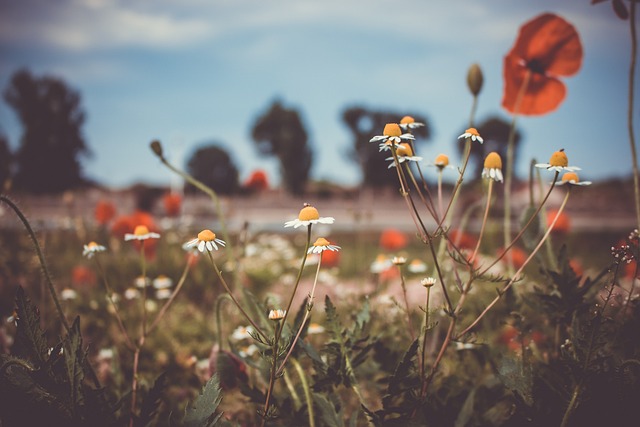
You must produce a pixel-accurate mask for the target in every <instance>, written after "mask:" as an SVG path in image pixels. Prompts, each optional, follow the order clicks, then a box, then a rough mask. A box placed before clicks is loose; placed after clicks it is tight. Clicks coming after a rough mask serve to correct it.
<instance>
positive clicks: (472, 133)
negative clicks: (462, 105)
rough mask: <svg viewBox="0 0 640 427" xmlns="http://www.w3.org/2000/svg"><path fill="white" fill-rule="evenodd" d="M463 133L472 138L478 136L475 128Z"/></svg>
mask: <svg viewBox="0 0 640 427" xmlns="http://www.w3.org/2000/svg"><path fill="white" fill-rule="evenodd" d="M464 133H468V134H471V135H472V136H480V134H479V133H478V129H476V128H469V129H467V130H465V131H464Z"/></svg>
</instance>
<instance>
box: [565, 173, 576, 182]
mask: <svg viewBox="0 0 640 427" xmlns="http://www.w3.org/2000/svg"><path fill="white" fill-rule="evenodd" d="M562 181H563V182H569V181H573V182H580V179H579V178H578V174H577V173H575V172H567V173H565V174H564V175H562Z"/></svg>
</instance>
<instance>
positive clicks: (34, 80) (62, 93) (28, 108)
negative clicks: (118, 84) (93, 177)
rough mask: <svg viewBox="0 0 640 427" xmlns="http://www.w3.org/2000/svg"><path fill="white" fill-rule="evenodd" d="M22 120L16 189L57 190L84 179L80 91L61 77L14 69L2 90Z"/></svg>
mask: <svg viewBox="0 0 640 427" xmlns="http://www.w3.org/2000/svg"><path fill="white" fill-rule="evenodd" d="M4 97H5V100H6V101H7V103H8V104H9V105H10V106H11V107H12V108H13V109H14V110H15V112H16V114H17V115H18V117H19V119H20V121H21V122H22V127H23V134H22V136H21V138H20V146H19V148H18V150H17V152H16V154H15V157H14V161H15V176H14V180H13V182H14V185H15V187H16V188H18V189H21V190H25V191H30V192H35V193H47V192H60V191H64V190H68V189H71V188H74V187H77V186H79V185H81V184H82V183H83V182H84V179H83V177H82V170H81V165H80V156H82V155H88V154H89V150H88V148H87V146H86V145H85V141H84V138H83V136H82V132H81V127H82V124H83V123H84V120H85V114H84V111H83V110H82V108H81V105H80V95H79V93H78V92H76V91H75V90H73V89H71V88H69V87H68V86H67V85H66V84H65V83H64V82H63V81H62V80H60V79H57V78H53V77H48V76H45V77H34V76H32V75H31V73H29V71H26V70H20V71H17V72H16V73H15V74H14V75H13V76H12V78H11V81H10V82H9V85H8V87H7V88H6V90H5V92H4Z"/></svg>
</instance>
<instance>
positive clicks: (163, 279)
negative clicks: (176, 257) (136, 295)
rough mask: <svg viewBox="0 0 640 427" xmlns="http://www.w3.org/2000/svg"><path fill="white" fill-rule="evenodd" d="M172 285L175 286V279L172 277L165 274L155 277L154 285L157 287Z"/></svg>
mask: <svg viewBox="0 0 640 427" xmlns="http://www.w3.org/2000/svg"><path fill="white" fill-rule="evenodd" d="M171 286H173V280H171V278H169V277H167V276H165V275H164V274H161V275H159V276H158V277H156V278H155V279H153V287H154V288H156V289H168V288H170V287H171Z"/></svg>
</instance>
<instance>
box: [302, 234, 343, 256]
mask: <svg viewBox="0 0 640 427" xmlns="http://www.w3.org/2000/svg"><path fill="white" fill-rule="evenodd" d="M339 250H340V246H336V245H332V244H331V243H329V241H328V240H327V239H325V238H324V237H318V238H317V239H316V241H315V242H313V245H311V247H310V248H309V250H308V251H307V253H308V254H319V253H322V252H324V251H339Z"/></svg>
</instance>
